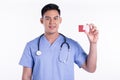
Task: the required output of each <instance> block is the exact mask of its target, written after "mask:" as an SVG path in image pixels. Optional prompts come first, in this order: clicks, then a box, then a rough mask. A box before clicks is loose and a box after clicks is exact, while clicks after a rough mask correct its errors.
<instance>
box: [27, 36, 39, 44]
mask: <svg viewBox="0 0 120 80" xmlns="http://www.w3.org/2000/svg"><path fill="white" fill-rule="evenodd" d="M39 37H40V36H38V37H36V38H34V39H32V40H30V41H28V42H27V46H34V45H36V44H38V41H39Z"/></svg>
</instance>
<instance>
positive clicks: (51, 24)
mask: <svg viewBox="0 0 120 80" xmlns="http://www.w3.org/2000/svg"><path fill="white" fill-rule="evenodd" d="M61 21H62V19H61V17H60V15H59V13H58V11H57V10H48V11H46V12H45V14H44V15H43V17H42V18H41V23H42V24H43V25H44V28H45V33H47V34H53V33H58V28H59V24H60V23H61Z"/></svg>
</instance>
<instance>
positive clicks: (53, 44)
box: [41, 35, 62, 48]
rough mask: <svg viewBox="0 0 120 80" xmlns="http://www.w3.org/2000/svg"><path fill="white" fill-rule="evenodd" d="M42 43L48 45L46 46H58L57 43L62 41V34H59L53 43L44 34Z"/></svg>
mask: <svg viewBox="0 0 120 80" xmlns="http://www.w3.org/2000/svg"><path fill="white" fill-rule="evenodd" d="M41 41H42V43H43V44H44V45H45V46H46V48H47V47H48V48H54V47H55V46H57V44H59V43H60V42H61V41H62V36H61V35H59V36H58V37H57V38H56V40H55V41H54V42H53V43H52V44H51V43H50V42H49V41H48V40H47V38H46V37H45V35H44V36H43V38H42V39H41Z"/></svg>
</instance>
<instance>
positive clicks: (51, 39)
mask: <svg viewBox="0 0 120 80" xmlns="http://www.w3.org/2000/svg"><path fill="white" fill-rule="evenodd" d="M58 36H59V33H58V32H57V33H45V37H46V38H47V40H48V41H49V42H50V43H51V44H52V43H53V42H54V41H55V40H56V39H57V38H58Z"/></svg>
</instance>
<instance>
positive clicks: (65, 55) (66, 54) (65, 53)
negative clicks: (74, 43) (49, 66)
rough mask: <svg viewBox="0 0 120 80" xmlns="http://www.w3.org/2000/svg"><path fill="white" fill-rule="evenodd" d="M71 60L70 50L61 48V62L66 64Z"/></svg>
mask: <svg viewBox="0 0 120 80" xmlns="http://www.w3.org/2000/svg"><path fill="white" fill-rule="evenodd" d="M68 59H69V50H68V48H61V49H60V52H59V61H60V62H62V63H66V62H67V61H68Z"/></svg>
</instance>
